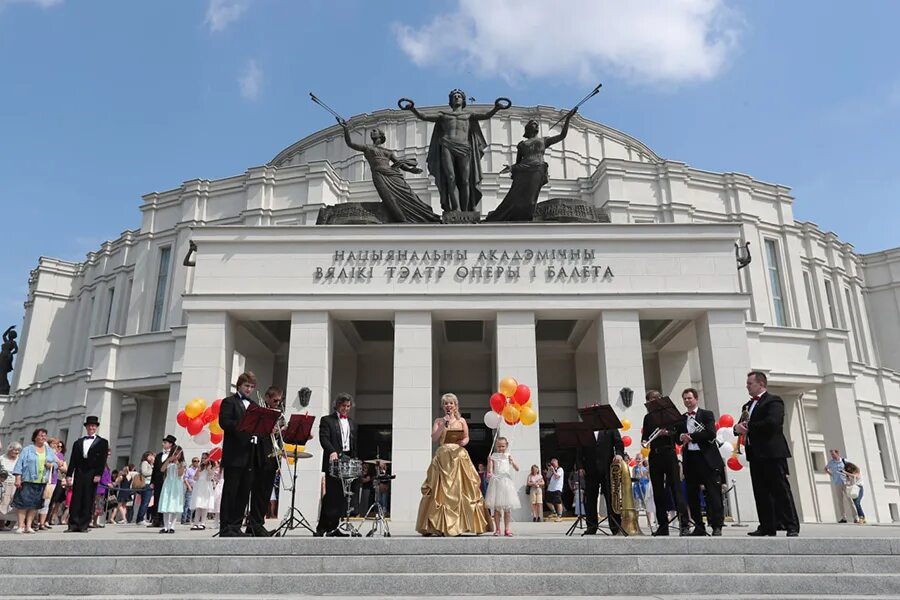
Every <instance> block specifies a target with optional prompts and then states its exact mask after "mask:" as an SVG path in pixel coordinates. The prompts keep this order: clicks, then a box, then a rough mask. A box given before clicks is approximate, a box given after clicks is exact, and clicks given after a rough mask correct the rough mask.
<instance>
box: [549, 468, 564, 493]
mask: <svg viewBox="0 0 900 600" xmlns="http://www.w3.org/2000/svg"><path fill="white" fill-rule="evenodd" d="M564 473H565V471H563V468H562V467H558V468H557V469H556V475H554V476H553V477H551V478H550V483H549V484H548V485H547V491H548V492H561V491H562V489H563V481H564V479H563V474H564Z"/></svg>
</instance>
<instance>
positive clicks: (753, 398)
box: [750, 396, 759, 402]
mask: <svg viewBox="0 0 900 600" xmlns="http://www.w3.org/2000/svg"><path fill="white" fill-rule="evenodd" d="M750 400H751V401H752V402H759V396H753V397H752V398H750Z"/></svg>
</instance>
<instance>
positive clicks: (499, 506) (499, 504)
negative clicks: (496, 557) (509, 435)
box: [484, 437, 522, 536]
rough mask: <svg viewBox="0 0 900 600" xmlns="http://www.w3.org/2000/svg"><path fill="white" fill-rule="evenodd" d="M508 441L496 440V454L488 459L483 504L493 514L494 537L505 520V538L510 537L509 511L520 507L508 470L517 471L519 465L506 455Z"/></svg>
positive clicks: (503, 439) (498, 533)
mask: <svg viewBox="0 0 900 600" xmlns="http://www.w3.org/2000/svg"><path fill="white" fill-rule="evenodd" d="M508 448H509V441H508V440H507V439H506V438H505V437H500V438H497V444H496V450H497V451H496V452H494V453H493V454H491V457H490V458H489V459H488V479H489V481H488V488H487V494H485V499H484V500H485V504H486V505H487V507H488V508H490V509H491V510H492V511H493V512H494V525H495V528H494V535H500V524H501V523H502V521H503V519H504V518H505V519H506V530H505V533H506V535H507V536H512V531H510V529H509V526H510V511H512V510H513V509H517V508H519V507H521V506H522V503H521V502H519V496H518V494H516V486H515V484H514V483H513V480H512V475H511V473H512V472H511V471H510V468H513V469H515V470H516V471H518V470H519V465H517V464H516V461H514V460H513V458H512V456H510V455H509V454H507V452H506V450H507V449H508Z"/></svg>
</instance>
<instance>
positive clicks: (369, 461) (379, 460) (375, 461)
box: [363, 458, 391, 465]
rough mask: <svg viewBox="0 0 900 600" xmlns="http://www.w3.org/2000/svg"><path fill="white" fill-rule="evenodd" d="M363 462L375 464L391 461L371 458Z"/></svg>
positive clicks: (387, 463) (386, 463)
mask: <svg viewBox="0 0 900 600" xmlns="http://www.w3.org/2000/svg"><path fill="white" fill-rule="evenodd" d="M363 462H364V463H366V464H367V465H377V464H378V463H382V464H385V465H389V464H391V461H389V460H384V459H383V458H373V459H371V460H364V461H363Z"/></svg>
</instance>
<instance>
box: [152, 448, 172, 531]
mask: <svg viewBox="0 0 900 600" xmlns="http://www.w3.org/2000/svg"><path fill="white" fill-rule="evenodd" d="M175 441H176V439H175V436H174V435H172V434H171V433H170V434H168V435H167V436H166V437H164V438H163V440H162V447H163V449H162V452H160V453H158V454H157V455H156V458H155V459H154V460H153V473H152V474H151V475H150V487H151V488H152V489H153V506H151V507H150V509H149V510H148V511H147V518H148V519H150V524H149V525H147V527H162V515H161V514H160V513H159V510H157V507H158V506H159V495H160V494H161V493H162V487H163V482H164V481H165V480H166V474H165V473H163V472H162V471H161V470H160V468H161V467H162V465H163V463H164V462H165V461H166V459H167V458H169V451H170V450H172V447H173V446H174V445H175Z"/></svg>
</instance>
